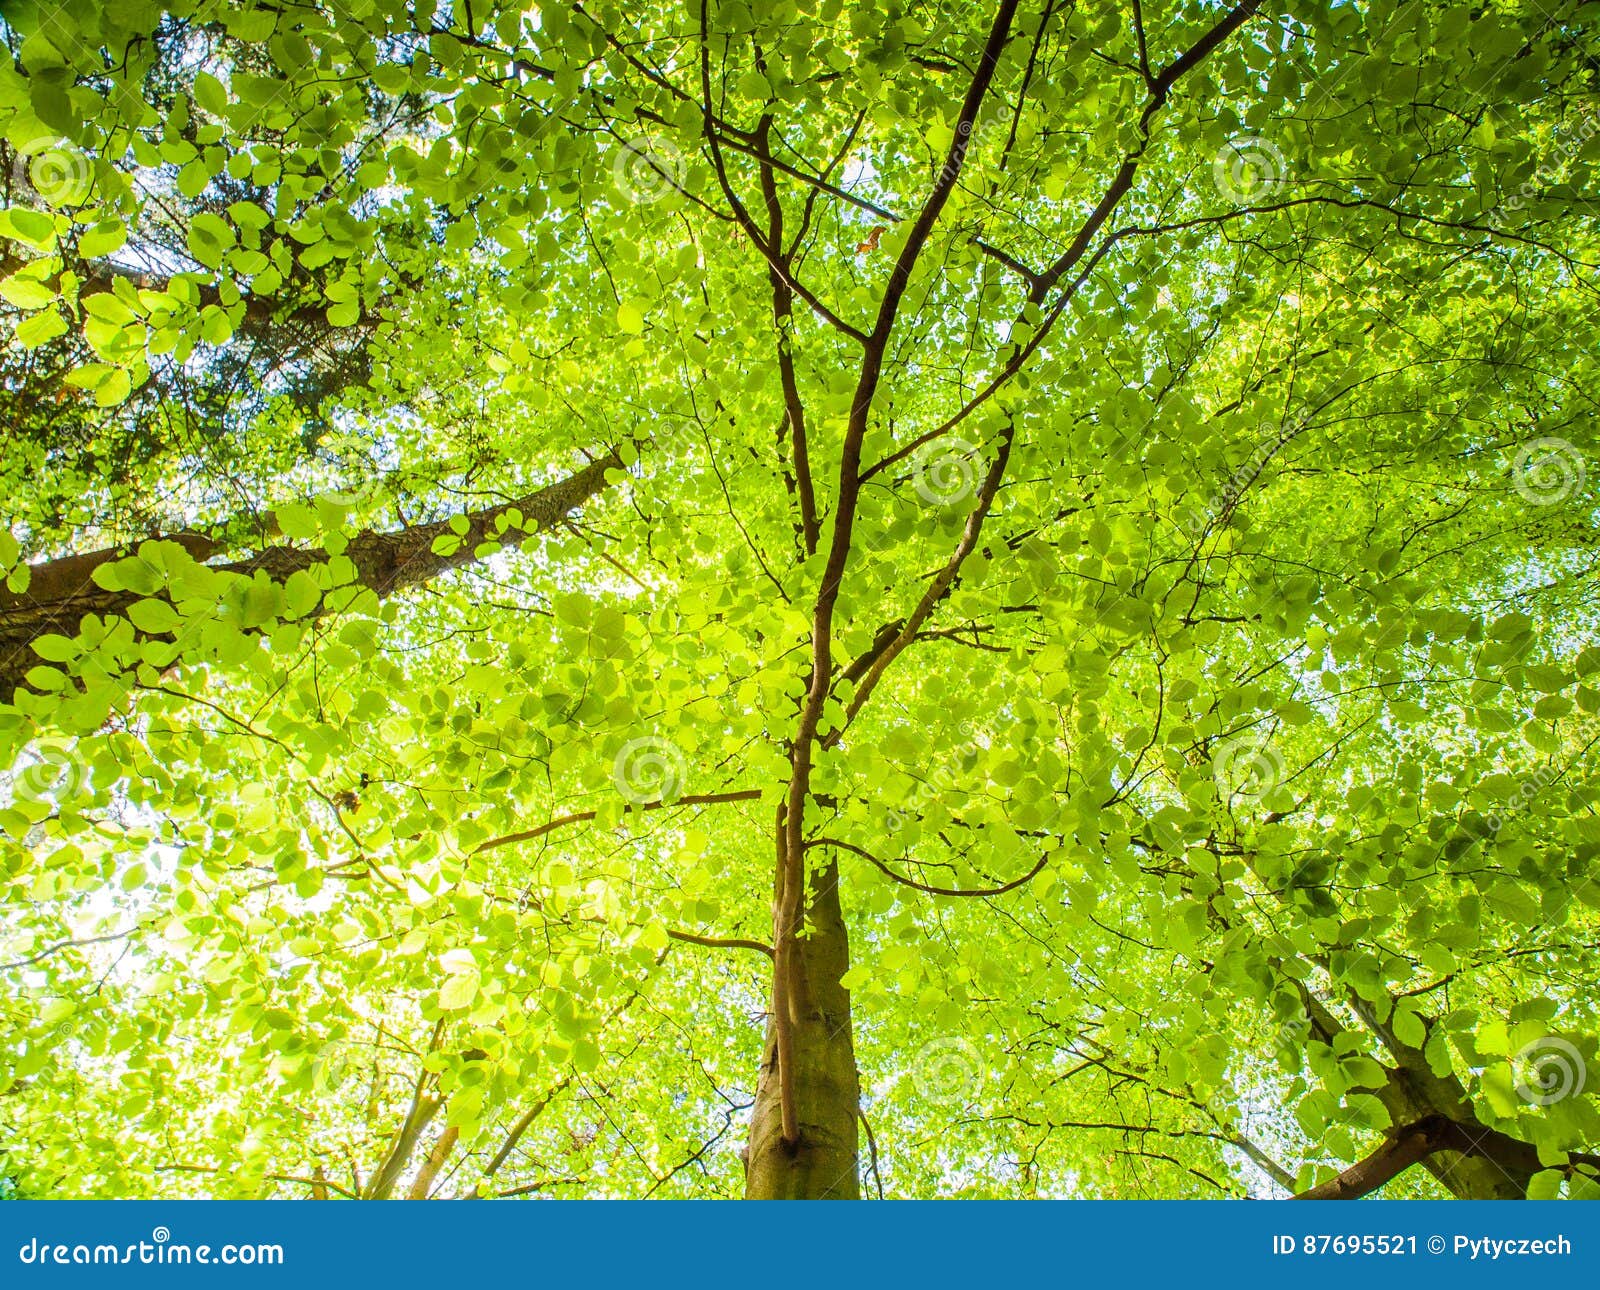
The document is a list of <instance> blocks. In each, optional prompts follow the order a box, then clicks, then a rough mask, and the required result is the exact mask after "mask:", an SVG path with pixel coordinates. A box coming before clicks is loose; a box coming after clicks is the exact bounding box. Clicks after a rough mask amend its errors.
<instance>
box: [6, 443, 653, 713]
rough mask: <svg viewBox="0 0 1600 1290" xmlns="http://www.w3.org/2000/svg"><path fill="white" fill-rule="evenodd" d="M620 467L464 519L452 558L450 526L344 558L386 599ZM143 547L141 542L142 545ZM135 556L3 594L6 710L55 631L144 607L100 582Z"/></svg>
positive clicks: (244, 569) (257, 563)
mask: <svg viewBox="0 0 1600 1290" xmlns="http://www.w3.org/2000/svg"><path fill="white" fill-rule="evenodd" d="M621 467H622V460H621V458H620V457H619V456H618V455H617V454H616V453H615V452H610V453H608V454H606V456H604V457H602V458H600V459H599V460H598V461H594V462H591V463H590V464H589V465H587V466H585V467H584V468H583V469H582V470H579V471H577V472H575V473H574V474H571V475H568V476H567V477H566V478H565V479H561V480H557V481H556V482H555V483H553V484H549V485H547V486H546V487H544V488H541V489H537V490H536V491H534V492H532V493H528V494H527V495H525V496H523V497H519V498H516V499H514V500H513V501H510V502H506V503H504V504H501V505H498V506H492V507H489V508H487V509H485V510H481V511H471V512H467V513H466V514H464V515H458V516H455V517H453V518H454V520H455V522H456V524H457V527H458V528H459V525H460V522H461V521H462V520H465V521H466V531H465V532H464V533H461V534H460V535H459V537H460V541H459V545H458V546H457V547H456V549H455V550H454V551H452V552H450V553H449V554H440V553H438V552H436V551H435V550H434V549H433V544H434V541H435V539H437V538H440V537H445V536H447V535H452V534H455V533H456V529H453V528H452V527H451V521H450V520H440V521H438V522H437V523H433V524H419V525H416V526H414V527H412V528H406V529H399V530H395V531H390V532H366V533H359V534H357V535H356V536H355V537H353V538H351V539H350V543H349V546H348V547H347V548H346V550H345V552H344V554H345V555H346V556H348V557H349V559H350V561H351V562H352V563H353V564H354V565H355V569H356V579H355V581H356V584H357V585H359V586H362V587H366V588H368V589H369V590H371V591H373V592H376V593H377V595H378V596H379V597H380V598H384V597H387V596H390V595H393V594H394V593H395V592H397V591H401V590H404V589H405V588H407V587H414V586H418V585H420V584H422V583H425V582H428V581H430V580H431V579H433V578H436V577H438V576H439V575H440V574H442V573H445V572H448V571H449V570H452V569H459V568H463V567H465V566H467V565H470V564H473V563H475V562H476V561H477V560H478V559H479V558H480V557H479V555H478V549H479V547H480V546H482V545H483V544H485V543H493V544H495V546H496V549H497V550H503V549H508V548H515V547H517V546H519V545H521V543H522V542H523V541H525V540H526V539H527V538H528V537H529V536H530V535H531V534H534V533H537V532H542V531H545V530H548V529H550V528H553V527H554V526H555V525H557V524H558V523H560V522H561V521H562V520H564V519H565V518H566V517H567V516H568V515H569V514H570V513H571V512H572V511H574V510H576V509H577V508H578V507H579V506H582V505H583V504H584V503H585V502H587V501H589V500H590V499H591V498H593V497H595V496H596V495H597V494H599V493H600V492H602V491H603V490H604V489H605V488H606V487H607V478H606V476H607V474H608V472H610V471H614V470H620V469H621ZM513 510H515V511H519V512H521V516H522V519H521V523H520V526H516V527H506V528H504V529H502V528H500V525H501V524H502V523H503V522H504V517H506V516H507V514H508V512H511V511H513ZM151 540H152V541H157V542H161V541H166V542H171V543H174V544H175V545H177V546H179V547H182V548H183V550H184V551H185V552H186V553H187V554H188V555H189V557H190V558H191V559H194V560H197V561H200V562H204V561H206V560H208V559H210V558H211V557H212V556H214V555H217V554H219V553H220V552H221V550H222V549H223V545H222V542H221V541H220V540H219V539H216V538H212V537H208V536H205V535H200V534H192V533H179V534H174V535H172V536H170V537H165V538H154V539H151ZM143 545H144V544H143V543H140V544H139V547H142V546H143ZM137 552H138V547H115V548H110V549H107V550H102V551H92V552H87V553H85V554H83V555H70V556H63V557H61V558H60V559H57V560H51V561H48V562H46V563H43V564H38V565H34V566H33V567H32V569H31V571H30V572H31V576H30V580H29V584H28V589H27V590H26V591H25V592H22V593H20V594H19V593H14V592H11V591H8V590H6V589H4V588H3V587H0V702H9V701H11V700H12V699H13V698H14V696H15V695H16V692H17V690H18V689H19V688H20V687H21V686H22V684H23V680H24V677H25V676H26V675H27V672H28V670H29V669H30V668H31V667H33V666H34V665H35V664H36V663H37V661H38V660H37V659H35V658H34V657H33V651H32V649H31V648H30V647H31V646H32V644H33V642H34V641H36V640H38V639H39V638H40V637H41V636H45V635H48V634H52V633H56V634H60V635H63V636H69V637H70V636H75V635H77V633H78V630H79V628H80V626H81V625H82V623H83V620H84V619H85V618H86V617H87V616H88V615H90V614H96V615H98V616H99V617H101V618H109V617H114V616H120V615H123V614H125V613H127V611H128V609H129V607H130V606H132V605H133V604H134V602H135V601H138V600H141V599H144V597H143V596H141V595H140V594H139V593H137V592H133V591H128V590H116V591H108V590H106V589H105V588H104V587H102V586H101V585H100V584H99V583H97V582H96V581H95V580H94V577H93V575H94V573H95V571H96V570H97V569H99V568H100V567H101V566H103V565H108V564H112V563H114V562H115V561H117V560H122V559H126V558H127V557H129V556H132V555H135V554H137ZM330 558H331V557H330V556H329V555H328V553H327V552H326V551H324V550H322V549H320V548H314V549H307V548H302V547H292V546H269V547H267V548H266V549H265V550H263V551H261V552H260V553H259V554H257V555H253V556H249V557H247V558H246V559H243V560H237V561H234V562H232V563H228V564H221V565H211V566H209V567H210V568H212V569H213V570H214V571H216V572H219V573H231V574H238V575H240V576H241V577H246V578H251V577H256V576H258V575H263V574H264V575H265V576H266V577H268V578H270V579H271V580H272V581H274V582H277V583H282V582H284V581H285V580H287V579H288V578H289V576H290V575H291V574H294V573H296V572H299V571H301V570H305V569H310V568H313V567H315V566H317V565H323V564H326V563H327V562H328V560H329V559H330ZM324 612H326V602H325V601H324V602H321V603H319V604H318V605H317V606H316V607H314V608H313V609H312V610H311V611H310V615H309V616H311V617H315V616H318V615H320V614H322V613H324Z"/></svg>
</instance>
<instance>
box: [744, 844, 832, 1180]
mask: <svg viewBox="0 0 1600 1290" xmlns="http://www.w3.org/2000/svg"><path fill="white" fill-rule="evenodd" d="M814 879H815V890H814V892H813V894H812V898H811V903H810V905H809V907H808V908H807V911H806V920H805V933H804V934H803V935H802V936H800V937H798V938H795V939H793V940H792V947H793V948H792V953H793V956H794V962H793V968H794V989H793V991H792V994H791V997H792V998H793V1001H794V1002H793V1026H792V1031H791V1040H790V1042H791V1060H792V1062H793V1064H794V1070H793V1072H792V1074H793V1087H794V1098H795V1110H796V1115H797V1119H798V1121H799V1130H800V1139H799V1141H798V1142H796V1143H793V1144H790V1143H786V1142H785V1141H784V1140H783V1109H782V1092H781V1087H780V1079H779V1072H778V1056H777V1054H778V1036H777V1026H776V1024H775V1022H773V1021H769V1022H768V1024H767V1041H766V1047H765V1049H764V1050H763V1052H762V1057H761V1077H760V1081H759V1082H758V1083H757V1085H756V1105H755V1114H754V1116H753V1118H752V1120H751V1123H750V1144H749V1147H748V1149H747V1154H746V1158H745V1196H746V1197H747V1198H748V1199H750V1200H859V1199H860V1197H861V1183H860V1175H859V1173H858V1158H857V1152H858V1139H857V1124H856V1117H857V1113H858V1109H859V1106H860V1101H861V1086H860V1081H859V1080H858V1078H857V1075H856V1053H855V1043H854V1041H853V1039H852V1037H851V1033H850V992H849V991H848V990H846V989H845V988H844V986H843V984H842V981H843V979H844V974H845V972H846V970H847V969H848V968H849V966H850V942H849V938H848V935H847V933H846V931H845V925H844V916H843V913H842V911H841V909H840V905H839V872H838V869H837V868H836V867H835V866H834V865H831V864H830V865H827V866H825V867H820V868H818V869H817V870H815V871H814ZM779 970H782V969H781V966H780V969H779ZM783 995H784V992H783V990H782V989H781V987H777V986H775V988H774V991H773V1007H774V1009H777V1008H781V1007H783V1006H785V1004H784V998H783Z"/></svg>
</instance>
